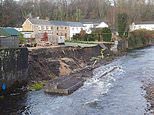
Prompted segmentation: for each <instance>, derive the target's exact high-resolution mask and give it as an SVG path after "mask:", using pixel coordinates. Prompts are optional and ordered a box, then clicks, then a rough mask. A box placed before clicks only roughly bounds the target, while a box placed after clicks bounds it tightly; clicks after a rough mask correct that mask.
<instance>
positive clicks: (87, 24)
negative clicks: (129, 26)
mask: <svg viewBox="0 0 154 115" xmlns="http://www.w3.org/2000/svg"><path fill="white" fill-rule="evenodd" d="M81 22H82V24H83V26H84V29H85V31H86V33H87V34H91V32H92V28H105V27H109V26H108V25H107V24H106V23H105V22H103V21H101V20H96V19H92V20H87V19H85V20H83V21H81Z"/></svg>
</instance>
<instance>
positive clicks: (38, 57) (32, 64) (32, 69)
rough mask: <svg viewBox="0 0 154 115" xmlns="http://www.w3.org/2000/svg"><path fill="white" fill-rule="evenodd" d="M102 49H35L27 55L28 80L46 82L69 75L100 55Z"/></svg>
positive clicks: (98, 47)
mask: <svg viewBox="0 0 154 115" xmlns="http://www.w3.org/2000/svg"><path fill="white" fill-rule="evenodd" d="M101 49H102V47H100V46H99V45H98V46H94V47H85V48H81V47H59V48H43V49H35V50H33V51H31V52H30V53H29V67H28V73H29V75H28V76H29V78H30V80H34V81H37V80H47V79H52V78H55V77H57V76H65V75H69V74H70V73H71V72H72V71H74V70H75V69H77V68H82V67H84V66H86V65H88V63H90V61H89V60H90V59H91V58H92V57H97V56H99V55H101Z"/></svg>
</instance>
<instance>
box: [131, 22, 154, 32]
mask: <svg viewBox="0 0 154 115" xmlns="http://www.w3.org/2000/svg"><path fill="white" fill-rule="evenodd" d="M139 29H146V30H154V21H143V22H139V23H134V22H133V23H132V25H130V31H134V30H139Z"/></svg>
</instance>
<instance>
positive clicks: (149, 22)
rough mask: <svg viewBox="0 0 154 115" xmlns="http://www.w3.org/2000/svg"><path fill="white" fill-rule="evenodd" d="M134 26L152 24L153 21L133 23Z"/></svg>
mask: <svg viewBox="0 0 154 115" xmlns="http://www.w3.org/2000/svg"><path fill="white" fill-rule="evenodd" d="M135 24H154V21H143V22H135Z"/></svg>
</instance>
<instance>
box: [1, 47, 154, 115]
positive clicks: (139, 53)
mask: <svg viewBox="0 0 154 115" xmlns="http://www.w3.org/2000/svg"><path fill="white" fill-rule="evenodd" d="M113 68H116V69H114V70H113V71H112V72H110V73H109V74H107V75H105V76H103V77H101V76H102V75H103V74H104V73H105V72H107V71H109V70H112V69H113ZM93 73H94V76H93V78H92V79H89V80H88V81H86V82H85V84H84V86H83V87H82V88H80V89H79V90H78V91H76V92H74V93H73V94H71V95H69V96H57V95H48V94H45V93H44V92H43V91H36V92H28V93H25V94H22V95H17V96H13V95H12V96H9V97H6V98H4V99H3V100H0V114H2V115H5V114H6V115H7V114H10V115H16V114H19V115H20V114H21V115H145V114H146V115H150V113H147V111H146V110H147V105H148V104H149V103H148V102H147V100H146V99H145V97H144V96H145V94H146V92H145V91H144V90H143V88H142V87H143V86H144V85H145V84H146V83H148V82H151V81H153V80H154V47H148V48H145V49H140V50H134V51H131V52H129V53H128V54H127V55H126V56H122V57H120V58H118V59H116V60H114V61H113V62H111V63H110V64H108V65H105V66H101V67H99V68H96V69H95V70H94V71H93Z"/></svg>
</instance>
